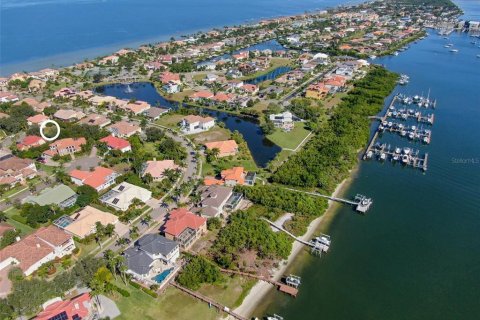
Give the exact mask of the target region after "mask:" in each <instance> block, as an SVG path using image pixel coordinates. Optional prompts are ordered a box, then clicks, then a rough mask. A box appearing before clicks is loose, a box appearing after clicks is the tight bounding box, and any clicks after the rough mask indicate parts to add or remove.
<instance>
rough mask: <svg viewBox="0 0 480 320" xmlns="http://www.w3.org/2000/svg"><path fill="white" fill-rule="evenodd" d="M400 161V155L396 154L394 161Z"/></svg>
mask: <svg viewBox="0 0 480 320" xmlns="http://www.w3.org/2000/svg"><path fill="white" fill-rule="evenodd" d="M398 160H400V155H398V154H395V155H394V156H393V158H392V161H398Z"/></svg>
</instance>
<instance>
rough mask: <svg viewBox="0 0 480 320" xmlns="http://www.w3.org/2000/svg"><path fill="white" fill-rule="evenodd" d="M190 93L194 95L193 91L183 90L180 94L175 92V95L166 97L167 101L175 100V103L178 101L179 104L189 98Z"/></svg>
mask: <svg viewBox="0 0 480 320" xmlns="http://www.w3.org/2000/svg"><path fill="white" fill-rule="evenodd" d="M192 93H194V91H193V90H190V89H188V90H183V91H181V92H177V93H173V94H171V95H169V96H168V98H169V99H172V100H175V101H179V102H183V99H184V98H185V97H188V96H190V95H191V94H192Z"/></svg>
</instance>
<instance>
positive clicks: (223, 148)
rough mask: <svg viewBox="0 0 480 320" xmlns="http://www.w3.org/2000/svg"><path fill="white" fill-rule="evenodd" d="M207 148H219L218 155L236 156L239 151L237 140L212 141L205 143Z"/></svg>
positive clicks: (220, 156)
mask: <svg viewBox="0 0 480 320" xmlns="http://www.w3.org/2000/svg"><path fill="white" fill-rule="evenodd" d="M205 148H207V150H213V149H218V151H219V153H218V157H219V158H222V157H228V156H234V155H236V154H237V153H238V144H237V143H236V142H235V140H225V141H212V142H207V143H205Z"/></svg>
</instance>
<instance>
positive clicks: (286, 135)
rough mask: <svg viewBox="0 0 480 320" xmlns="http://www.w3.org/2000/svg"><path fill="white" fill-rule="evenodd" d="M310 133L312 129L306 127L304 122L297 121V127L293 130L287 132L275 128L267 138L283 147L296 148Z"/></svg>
mask: <svg viewBox="0 0 480 320" xmlns="http://www.w3.org/2000/svg"><path fill="white" fill-rule="evenodd" d="M309 133H310V131H308V130H307V129H305V124H304V123H303V122H295V128H294V129H293V130H292V131H290V132H285V131H283V130H281V129H275V132H274V133H272V134H270V135H268V136H267V138H268V140H270V141H272V142H273V143H275V144H276V145H278V146H280V147H281V148H282V149H292V150H294V149H295V148H296V147H297V146H298V145H299V144H300V143H301V142H302V141H303V139H305V137H307V136H308V134H309Z"/></svg>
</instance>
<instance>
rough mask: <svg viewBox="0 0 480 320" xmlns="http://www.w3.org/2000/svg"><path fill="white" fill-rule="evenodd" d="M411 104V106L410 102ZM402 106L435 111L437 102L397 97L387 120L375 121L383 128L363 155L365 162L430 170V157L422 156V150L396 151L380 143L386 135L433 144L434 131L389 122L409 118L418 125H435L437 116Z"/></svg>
mask: <svg viewBox="0 0 480 320" xmlns="http://www.w3.org/2000/svg"><path fill="white" fill-rule="evenodd" d="M410 101H411V102H410ZM397 102H401V103H402V104H411V103H415V104H418V105H419V106H420V105H422V104H423V105H424V106H426V107H432V108H434V107H435V105H436V100H433V101H431V100H430V98H424V97H422V96H414V97H413V98H409V97H406V96H404V95H400V94H398V95H396V96H395V97H393V99H392V101H391V102H390V105H389V106H388V108H386V110H385V113H384V114H383V116H380V117H379V116H376V117H371V119H376V120H379V121H380V124H379V126H378V128H377V130H376V131H375V133H374V135H373V137H372V138H371V139H370V141H369V143H368V146H367V148H366V149H365V152H364V154H363V157H362V158H363V160H369V159H373V158H375V159H377V160H379V161H387V160H389V161H392V162H399V163H401V164H403V165H406V166H411V167H413V168H418V169H421V170H423V171H427V169H428V153H426V154H425V155H423V156H420V155H419V150H417V151H414V150H412V149H411V148H408V147H403V148H402V147H393V148H391V146H390V145H388V146H387V145H386V144H385V143H384V144H379V143H376V140H377V138H378V136H379V135H380V134H381V133H383V132H385V131H388V132H393V133H397V134H399V135H400V136H402V137H407V138H409V139H410V140H414V141H416V140H421V141H422V142H423V143H426V144H429V143H430V141H431V138H432V131H431V130H430V129H424V128H423V127H418V126H416V125H410V126H408V125H404V124H402V123H398V122H393V121H389V118H395V119H401V120H407V119H409V118H413V119H415V120H416V121H417V122H418V123H426V124H429V125H432V124H433V122H434V119H435V116H434V115H433V114H424V113H422V112H420V111H416V110H414V109H407V108H401V109H397V108H396V107H395V103H397Z"/></svg>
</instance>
